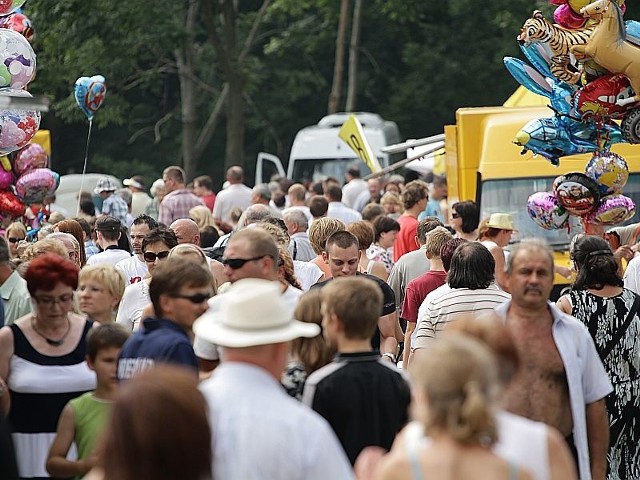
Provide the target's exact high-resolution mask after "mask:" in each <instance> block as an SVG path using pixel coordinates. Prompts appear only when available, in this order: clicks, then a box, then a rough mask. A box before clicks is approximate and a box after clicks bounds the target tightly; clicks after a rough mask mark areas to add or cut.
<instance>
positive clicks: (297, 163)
mask: <svg viewBox="0 0 640 480" xmlns="http://www.w3.org/2000/svg"><path fill="white" fill-rule="evenodd" d="M350 115H351V113H335V114H332V115H327V116H326V117H323V118H322V119H321V120H320V121H319V122H318V124H317V125H313V126H310V127H305V128H303V129H302V130H300V131H299V132H298V133H297V134H296V136H295V139H294V140H293V145H292V146H291V154H290V156H289V164H288V166H287V171H286V174H285V169H284V167H283V165H282V162H281V161H280V159H279V158H278V157H277V156H275V155H271V154H269V153H265V152H260V153H259V154H258V160H257V163H256V185H257V184H259V183H265V182H268V181H269V179H270V178H271V176H272V175H274V174H278V175H281V176H286V177H287V178H289V179H291V180H293V181H294V182H304V181H307V180H308V181H320V180H323V179H325V178H327V177H334V178H336V179H338V180H340V181H342V180H344V175H345V173H346V171H347V168H348V167H349V166H350V165H352V164H357V165H358V166H359V167H360V173H361V176H363V177H364V176H365V175H368V174H369V173H371V170H369V168H368V167H367V166H366V165H365V164H364V162H363V161H361V160H360V159H359V158H358V157H357V156H356V154H355V153H354V152H353V150H351V148H349V146H348V145H347V144H346V143H345V142H343V141H342V140H341V139H340V138H339V137H338V132H339V131H340V128H341V127H342V124H343V123H344V122H346V121H347V118H349V116H350ZM354 115H355V116H356V117H357V118H358V120H359V121H360V124H361V125H362V128H363V130H364V134H365V137H366V138H367V141H368V142H369V144H370V145H371V149H372V150H373V153H374V154H375V155H376V157H378V161H379V162H380V166H381V167H382V168H384V167H388V166H389V165H390V164H391V163H393V162H392V155H390V154H388V153H383V152H382V150H381V149H382V148H383V147H385V146H387V145H392V144H395V143H398V142H400V132H399V130H398V126H397V125H396V124H395V122H390V121H387V120H384V119H383V118H382V117H381V116H380V115H378V114H377V113H365V112H358V113H354ZM393 159H395V157H393Z"/></svg>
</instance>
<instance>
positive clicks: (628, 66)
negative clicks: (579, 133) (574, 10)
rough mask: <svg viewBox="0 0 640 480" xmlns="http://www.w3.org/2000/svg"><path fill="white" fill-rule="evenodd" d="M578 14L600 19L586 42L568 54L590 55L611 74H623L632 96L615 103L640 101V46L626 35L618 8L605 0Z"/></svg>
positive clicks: (589, 56) (575, 46) (584, 56)
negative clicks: (602, 3)
mask: <svg viewBox="0 0 640 480" xmlns="http://www.w3.org/2000/svg"><path fill="white" fill-rule="evenodd" d="M597 7H604V8H597ZM580 13H582V14H583V15H584V16H586V17H592V16H598V17H599V18H600V22H599V23H597V24H596V25H595V27H594V30H593V33H592V34H591V37H590V38H589V42H588V43H587V44H585V45H579V44H576V45H573V46H572V47H571V53H572V54H574V55H575V56H576V57H577V58H591V59H593V61H595V62H596V63H597V64H598V65H600V66H601V67H603V68H606V69H607V70H608V71H609V72H611V73H622V74H624V75H626V76H627V77H628V78H629V83H631V87H632V88H633V91H634V92H635V96H634V97H631V98H625V99H622V100H618V101H617V102H616V103H618V104H619V105H621V106H624V105H631V104H635V103H636V102H638V101H639V100H640V49H638V47H637V46H635V45H633V44H632V43H631V42H629V41H628V40H627V39H626V38H625V36H626V30H625V27H624V22H623V19H622V12H621V10H620V8H619V7H618V6H617V4H615V3H614V2H612V1H610V0H607V1H605V4H604V5H603V6H602V5H594V4H589V5H587V6H586V7H583V8H582V9H581V11H580Z"/></svg>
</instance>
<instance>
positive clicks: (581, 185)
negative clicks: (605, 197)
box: [554, 172, 600, 217]
mask: <svg viewBox="0 0 640 480" xmlns="http://www.w3.org/2000/svg"><path fill="white" fill-rule="evenodd" d="M554 193H555V194H556V197H557V198H558V202H559V203H560V205H562V206H563V207H564V208H565V209H566V210H567V211H568V212H569V213H570V214H571V215H576V216H578V217H581V216H583V215H587V214H588V213H589V212H591V211H592V210H593V209H594V207H595V206H596V205H597V204H598V202H599V201H600V189H599V187H598V184H597V183H596V182H594V181H593V180H591V179H590V178H589V177H587V176H586V175H584V174H583V173H578V172H574V173H567V174H566V175H563V178H562V179H561V180H560V181H558V182H557V183H556V184H555V191H554Z"/></svg>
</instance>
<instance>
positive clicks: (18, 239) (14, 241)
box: [7, 237, 24, 243]
mask: <svg viewBox="0 0 640 480" xmlns="http://www.w3.org/2000/svg"><path fill="white" fill-rule="evenodd" d="M7 240H9V243H18V242H21V241H22V240H24V238H14V237H9V238H7Z"/></svg>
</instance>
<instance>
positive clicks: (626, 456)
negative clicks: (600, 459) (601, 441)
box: [569, 288, 640, 480]
mask: <svg viewBox="0 0 640 480" xmlns="http://www.w3.org/2000/svg"><path fill="white" fill-rule="evenodd" d="M569 297H570V301H571V305H572V312H571V313H572V315H573V316H574V317H576V318H577V319H578V320H580V321H582V322H583V323H584V324H585V325H586V326H587V328H588V329H589V333H590V334H591V337H592V338H593V341H594V343H595V345H596V349H597V350H598V354H599V355H600V357H601V359H602V363H603V364H604V367H605V369H606V370H607V373H608V374H609V378H610V379H611V383H612V384H613V393H611V394H610V395H609V396H608V397H607V398H606V399H605V402H606V405H607V411H608V412H609V424H610V443H609V453H608V454H607V463H608V472H607V478H608V480H615V479H632V478H635V479H640V447H639V445H640V316H639V315H638V311H636V312H635V313H634V314H633V317H634V318H633V320H631V323H630V324H629V326H628V328H627V329H626V332H625V333H624V334H623V335H622V337H621V338H620V340H619V341H618V342H617V343H616V345H615V346H614V347H613V349H612V350H611V351H610V353H609V354H608V355H607V356H606V358H602V355H603V353H605V352H604V351H605V350H606V349H607V345H608V344H609V343H610V342H611V341H613V340H614V339H615V333H616V332H617V330H618V329H620V328H621V327H623V326H624V324H625V323H626V322H625V320H626V319H627V316H628V314H629V312H630V310H631V309H632V307H633V303H634V300H635V297H636V294H635V293H633V292H632V291H631V290H628V289H626V288H625V289H623V291H622V293H621V294H620V295H617V296H615V297H598V296H597V295H593V294H592V293H590V292H588V291H587V290H580V291H572V292H571V293H570V294H569Z"/></svg>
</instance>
